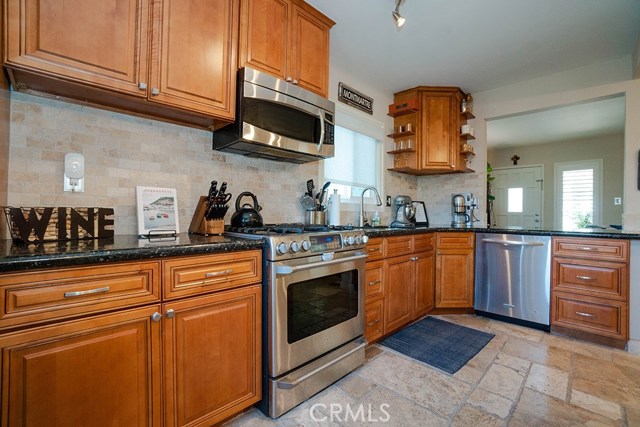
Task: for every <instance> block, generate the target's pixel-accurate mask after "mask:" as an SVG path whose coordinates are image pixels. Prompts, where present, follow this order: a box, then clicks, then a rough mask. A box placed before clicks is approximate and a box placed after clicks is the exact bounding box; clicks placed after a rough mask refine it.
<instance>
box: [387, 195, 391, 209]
mask: <svg viewBox="0 0 640 427" xmlns="http://www.w3.org/2000/svg"><path fill="white" fill-rule="evenodd" d="M389 206H391V196H387V207H389Z"/></svg>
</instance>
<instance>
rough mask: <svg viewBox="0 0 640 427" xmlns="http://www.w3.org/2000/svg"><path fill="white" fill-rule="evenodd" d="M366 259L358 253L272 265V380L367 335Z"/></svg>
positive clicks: (270, 359) (270, 293)
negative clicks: (365, 300) (365, 324)
mask: <svg viewBox="0 0 640 427" xmlns="http://www.w3.org/2000/svg"><path fill="white" fill-rule="evenodd" d="M365 259H366V253H364V252H361V251H354V252H351V253H348V252H347V253H345V252H342V253H325V254H322V255H317V256H312V257H308V258H303V259H296V260H289V261H285V262H270V263H269V269H270V271H269V274H270V277H271V283H270V285H269V286H270V288H269V290H268V292H269V303H268V308H267V311H268V333H269V376H270V377H272V378H275V377H277V376H280V375H282V374H284V373H286V372H288V371H291V370H292V369H294V368H297V367H299V366H300V365H303V364H305V363H307V362H309V361H311V360H313V359H315V358H317V357H319V356H321V355H323V354H325V353H327V352H329V351H331V350H333V349H335V348H336V347H339V346H341V345H343V344H345V343H347V342H349V341H351V340H353V339H355V338H357V337H360V336H362V335H363V333H364V299H365V292H364V291H365V290H364V280H365V277H364V275H365Z"/></svg>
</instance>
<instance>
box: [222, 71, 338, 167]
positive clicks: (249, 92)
mask: <svg viewBox="0 0 640 427" xmlns="http://www.w3.org/2000/svg"><path fill="white" fill-rule="evenodd" d="M237 87H238V97H237V100H236V121H235V122H234V123H233V124H231V125H228V126H226V127H224V128H221V129H219V130H217V131H216V132H214V133H213V148H214V149H216V150H220V151H226V152H229V153H237V154H244V155H245V156H249V157H260V158H265V159H270V160H278V161H285V162H292V163H306V162H311V161H315V160H321V159H326V158H328V157H333V154H334V116H335V104H334V103H333V102H331V101H329V100H328V99H326V98H323V97H321V96H319V95H316V94H315V93H312V92H310V91H308V90H306V89H302V88H301V87H299V86H297V85H294V84H292V83H289V82H286V81H284V80H280V79H277V78H275V77H273V76H271V75H269V74H266V73H264V72H261V71H258V70H255V69H253V68H249V67H244V68H242V69H240V70H239V71H238V85H237Z"/></svg>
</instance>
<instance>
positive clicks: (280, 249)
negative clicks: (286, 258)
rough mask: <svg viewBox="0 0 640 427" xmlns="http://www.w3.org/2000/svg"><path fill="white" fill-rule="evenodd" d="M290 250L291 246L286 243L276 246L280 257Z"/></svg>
mask: <svg viewBox="0 0 640 427" xmlns="http://www.w3.org/2000/svg"><path fill="white" fill-rule="evenodd" d="M288 250H289V245H287V244H286V243H285V242H281V243H278V246H276V251H277V252H278V253H279V254H280V255H284V254H286V253H287V251H288Z"/></svg>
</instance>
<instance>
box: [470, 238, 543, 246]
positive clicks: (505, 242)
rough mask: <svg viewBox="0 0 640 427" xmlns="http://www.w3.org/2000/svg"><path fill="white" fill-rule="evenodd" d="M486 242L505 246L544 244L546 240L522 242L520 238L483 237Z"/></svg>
mask: <svg viewBox="0 0 640 427" xmlns="http://www.w3.org/2000/svg"><path fill="white" fill-rule="evenodd" d="M482 241H483V242H484V243H497V244H499V245H504V246H544V242H521V241H518V240H500V239H482Z"/></svg>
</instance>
